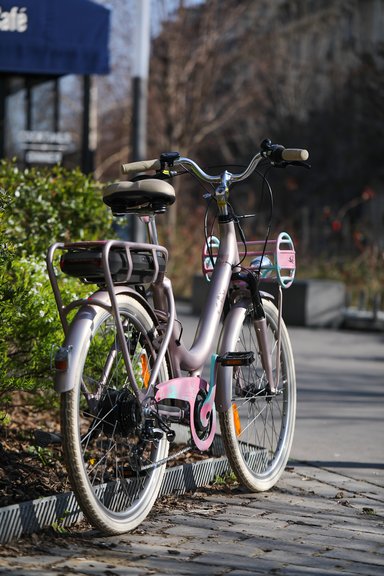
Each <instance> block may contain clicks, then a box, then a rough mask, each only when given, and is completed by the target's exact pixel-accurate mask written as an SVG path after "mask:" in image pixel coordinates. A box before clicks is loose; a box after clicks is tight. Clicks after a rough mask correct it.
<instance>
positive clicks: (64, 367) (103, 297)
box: [54, 286, 156, 394]
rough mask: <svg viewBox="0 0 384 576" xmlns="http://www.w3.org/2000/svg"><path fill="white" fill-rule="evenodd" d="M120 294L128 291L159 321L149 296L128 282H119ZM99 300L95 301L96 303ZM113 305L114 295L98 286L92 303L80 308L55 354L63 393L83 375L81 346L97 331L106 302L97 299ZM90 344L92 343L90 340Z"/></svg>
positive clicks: (58, 383) (56, 385) (57, 381)
mask: <svg viewBox="0 0 384 576" xmlns="http://www.w3.org/2000/svg"><path fill="white" fill-rule="evenodd" d="M115 293H116V294H127V295H129V296H131V297H132V298H135V299H136V300H138V301H139V302H140V303H141V304H142V306H143V307H144V308H145V309H146V311H147V312H148V314H149V315H150V316H151V318H152V319H153V320H154V323H156V318H155V317H154V314H153V311H152V309H151V308H150V306H149V305H148V303H147V301H146V300H145V298H143V297H142V296H140V294H138V293H137V292H136V291H135V290H133V289H131V288H128V287H127V286H116V287H115ZM92 301H95V304H92ZM97 301H99V302H100V303H104V304H105V306H109V305H110V298H109V295H108V292H107V291H106V290H98V291H97V292H95V293H94V294H92V296H90V297H89V298H88V304H84V305H83V306H81V308H79V310H78V312H77V314H76V316H75V317H74V319H73V321H72V322H71V325H70V327H69V330H68V334H67V337H66V338H65V341H64V344H63V346H61V347H60V348H59V349H58V350H57V352H56V355H55V366H56V368H55V376H54V389H55V390H56V392H58V393H59V394H61V393H63V392H69V391H70V390H72V389H73V387H74V385H75V382H77V381H78V379H79V378H80V374H81V371H82V368H83V367H82V366H81V365H80V359H81V350H82V346H83V343H84V340H85V339H86V338H87V337H89V334H90V333H91V332H92V331H93V322H94V319H95V317H96V315H97V313H98V312H99V310H100V308H101V307H102V306H100V305H98V304H97V303H96V302H97ZM88 345H89V344H88Z"/></svg>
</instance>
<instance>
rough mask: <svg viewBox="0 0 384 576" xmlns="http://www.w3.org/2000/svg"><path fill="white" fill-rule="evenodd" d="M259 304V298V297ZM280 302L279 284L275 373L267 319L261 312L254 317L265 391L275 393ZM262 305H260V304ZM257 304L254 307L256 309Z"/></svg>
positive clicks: (277, 376) (278, 359) (277, 377)
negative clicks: (265, 379)
mask: <svg viewBox="0 0 384 576" xmlns="http://www.w3.org/2000/svg"><path fill="white" fill-rule="evenodd" d="M259 298H260V296H259ZM260 304H261V298H260ZM282 304H283V294H282V290H281V286H279V295H278V307H277V309H278V324H277V338H276V342H277V343H276V370H275V375H274V374H273V369H272V353H273V350H269V342H268V338H267V321H266V318H265V315H264V313H263V315H262V317H257V316H258V315H259V314H258V313H257V312H256V318H255V319H254V321H253V322H254V325H255V331H256V337H257V343H258V346H259V350H260V359H261V364H262V366H263V369H264V371H265V373H266V375H267V380H268V382H267V386H266V388H267V393H268V394H271V395H273V394H276V392H277V386H278V382H279V378H280V352H281V342H280V337H281V317H282ZM261 306H262V305H261ZM257 309H258V306H257V307H256V311H257Z"/></svg>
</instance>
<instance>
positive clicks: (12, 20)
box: [0, 4, 28, 33]
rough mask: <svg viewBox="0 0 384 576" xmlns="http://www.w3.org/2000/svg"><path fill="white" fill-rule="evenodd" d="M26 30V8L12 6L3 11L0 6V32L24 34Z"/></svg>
mask: <svg viewBox="0 0 384 576" xmlns="http://www.w3.org/2000/svg"><path fill="white" fill-rule="evenodd" d="M27 30H28V14H27V9H26V8H22V7H21V8H20V7H19V6H12V8H10V9H9V10H3V8H2V7H1V4H0V32H20V33H22V32H26V31H27Z"/></svg>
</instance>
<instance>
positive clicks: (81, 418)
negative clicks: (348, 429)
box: [47, 140, 308, 534]
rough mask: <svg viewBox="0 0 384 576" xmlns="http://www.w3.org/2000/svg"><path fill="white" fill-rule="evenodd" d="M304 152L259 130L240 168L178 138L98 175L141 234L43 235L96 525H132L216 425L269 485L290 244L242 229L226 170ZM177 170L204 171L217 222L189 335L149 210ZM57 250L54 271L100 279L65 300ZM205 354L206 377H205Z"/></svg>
mask: <svg viewBox="0 0 384 576" xmlns="http://www.w3.org/2000/svg"><path fill="white" fill-rule="evenodd" d="M307 158H308V152H307V151H306V150H301V149H286V148H284V147H283V146H279V145H275V144H272V143H271V142H270V141H269V140H265V141H264V142H263V143H262V145H261V150H260V151H259V152H258V153H257V154H256V155H255V156H254V157H253V158H252V160H251V162H250V164H249V166H248V167H247V168H246V169H245V170H244V171H243V172H241V173H239V174H233V173H231V172H229V171H227V170H225V171H223V172H222V173H220V174H216V175H210V174H207V173H206V172H204V171H203V170H202V169H201V168H200V167H199V166H198V165H197V164H196V163H195V162H193V161H192V160H190V159H188V158H182V157H180V156H179V154H178V153H174V152H170V153H164V154H162V155H161V156H160V159H158V160H151V161H143V162H135V163H131V164H125V165H123V172H124V173H125V174H128V175H129V176H130V177H131V181H123V182H118V183H115V184H111V185H109V186H107V187H106V189H105V193H104V202H105V203H106V204H107V205H108V206H110V208H111V209H112V212H113V213H114V214H115V215H117V216H118V215H125V214H131V213H133V214H137V215H139V216H140V217H141V218H142V220H143V221H144V222H145V223H146V227H147V231H148V243H134V242H123V241H117V240H109V241H100V242H78V243H71V244H63V243H56V244H54V245H53V246H51V248H50V250H49V253H48V257H47V263H48V272H49V276H50V280H51V283H52V287H53V291H54V294H55V298H56V303H57V306H58V310H59V314H60V318H61V321H62V324H63V328H64V332H65V342H64V344H63V345H62V346H61V347H60V348H58V350H57V352H56V355H55V371H56V376H55V388H56V390H57V391H58V392H59V393H60V394H61V426H62V435H63V448H64V454H65V460H66V466H67V469H68V474H69V477H70V481H71V484H72V487H73V490H74V492H75V494H76V497H77V500H78V503H79V505H80V507H81V509H82V510H83V512H84V514H85V515H86V517H87V518H88V519H89V521H90V522H91V523H92V524H93V525H94V526H96V527H97V528H99V529H101V530H103V531H105V532H107V533H110V534H113V533H115V534H116V533H121V532H126V531H128V530H131V529H133V528H135V527H136V526H137V525H138V524H140V523H141V522H142V521H143V520H144V519H145V517H146V516H147V514H148V513H149V511H150V510H151V508H152V506H153V504H154V502H155V499H156V497H157V495H158V493H159V490H160V487H161V482H162V478H163V474H164V471H165V468H166V465H167V463H168V462H169V460H170V459H172V458H174V457H175V456H179V455H180V453H181V451H182V450H183V449H188V450H190V449H191V447H192V448H195V449H197V450H199V451H205V450H208V449H209V447H210V446H211V444H212V442H213V439H214V437H215V435H216V436H220V437H221V440H222V443H223V445H224V447H225V452H226V454H227V456H228V459H229V462H230V465H231V467H232V470H233V472H234V473H235V474H236V476H237V478H238V480H239V481H240V482H241V483H242V484H244V485H245V486H246V487H247V488H248V489H250V490H253V491H262V490H268V489H269V488H270V487H272V486H273V485H274V484H275V483H276V482H277V481H278V479H279V478H280V476H281V474H282V472H283V471H284V468H285V466H286V463H287V460H288V457H289V453H290V449H291V444H292V439H293V433H294V425H295V412H296V381H295V369H294V360H293V355H292V350H291V345H290V340H289V336H288V332H287V329H286V327H285V324H284V321H283V319H282V316H281V306H282V290H281V288H286V287H288V286H289V285H290V284H291V283H292V281H293V277H294V273H295V252H294V248H293V244H292V240H291V238H290V237H289V235H288V234H286V233H282V234H280V235H279V236H278V238H276V239H275V240H269V239H268V238H267V239H266V240H263V241H253V242H246V241H245V238H244V235H243V234H242V230H241V228H240V225H239V220H238V218H237V217H236V216H235V215H234V213H233V210H232V208H231V205H230V204H229V194H230V188H231V184H233V183H235V182H239V181H241V180H245V179H246V178H248V177H249V176H250V175H251V174H252V173H253V172H254V171H255V169H256V168H257V166H258V165H259V164H260V163H261V162H263V163H264V162H265V163H270V164H272V165H284V164H289V163H296V164H303V163H304V162H305V160H307ZM185 171H188V172H190V173H192V174H193V175H194V176H195V177H197V178H198V179H199V180H201V181H202V182H204V183H208V184H209V185H210V188H209V199H210V202H211V203H213V204H214V205H215V206H216V207H217V222H218V229H219V234H218V236H217V237H209V238H208V237H207V238H206V245H205V247H204V250H203V269H204V273H205V274H206V276H207V279H208V280H209V290H208V295H207V299H206V302H205V306H204V309H203V311H202V314H201V318H200V322H199V325H198V328H197V331H196V336H195V339H194V342H193V345H192V346H191V348H190V349H187V348H186V347H185V346H184V344H183V341H182V337H181V334H182V328H181V325H180V322H179V320H178V319H177V315H176V310H175V302H174V297H173V292H172V286H171V282H170V280H169V279H168V278H167V276H166V265H167V250H166V249H165V248H164V247H163V246H160V245H159V244H158V239H157V232H156V224H155V215H156V214H157V213H162V212H165V210H166V209H167V206H169V205H170V204H172V203H173V202H174V201H175V191H174V188H173V187H172V185H171V184H170V183H169V179H172V178H174V177H175V176H177V175H178V174H179V173H180V172H185ZM144 172H153V174H152V175H151V176H148V175H146V174H143V173H144ZM237 229H239V230H240V234H238V236H237V235H236V232H237ZM57 250H59V252H58V253H57V252H56V251H57ZM55 254H59V255H60V258H59V261H60V268H61V272H62V273H64V274H68V275H70V276H73V277H77V278H79V279H81V280H82V281H84V282H87V283H90V284H96V285H98V289H97V291H96V292H94V293H93V294H92V295H91V296H89V298H87V299H81V300H77V301H75V302H71V303H70V304H68V305H64V302H63V299H62V295H61V291H60V285H59V282H58V276H59V274H58V270H57V265H56V264H54V263H56V262H57V260H58V259H57V258H55ZM266 276H268V278H269V279H274V280H275V281H276V282H277V283H278V285H279V291H278V294H279V296H278V298H276V299H274V298H273V297H272V296H271V295H270V294H268V293H267V292H265V291H263V286H262V284H263V278H264V277H266ZM274 300H275V301H274ZM75 309H77V312H76V314H75V316H74V319H73V320H72V322H71V323H70V324H69V322H68V315H69V314H70V312H71V311H74V310H75ZM221 321H222V328H221V336H220V339H219V343H218V347H217V351H216V353H215V354H211V352H210V351H211V350H212V343H213V342H214V341H215V337H216V334H217V331H218V330H219V326H220V323H221ZM207 361H209V362H210V376H209V381H206V380H204V379H203V378H202V371H203V367H204V365H205V364H206V363H207ZM217 413H218V422H217ZM186 430H187V431H188V434H187V435H186V434H185V432H186ZM179 436H180V437H181V436H183V438H185V437H186V438H187V440H186V441H185V440H183V441H184V442H185V443H186V445H185V444H184V446H181V444H180V442H178V437H179Z"/></svg>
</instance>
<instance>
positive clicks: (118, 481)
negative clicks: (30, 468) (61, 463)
mask: <svg viewBox="0 0 384 576" xmlns="http://www.w3.org/2000/svg"><path fill="white" fill-rule="evenodd" d="M117 299H118V307H119V313H120V317H121V321H122V325H123V328H124V334H125V338H126V341H127V346H128V351H129V355H130V358H131V362H132V367H133V371H134V374H135V378H136V383H137V385H138V386H139V388H141V389H142V391H143V393H144V392H145V388H146V387H147V385H148V381H149V377H150V372H151V368H152V366H153V363H154V358H155V356H156V354H155V345H154V343H155V338H156V336H157V332H156V327H155V326H154V322H153V320H152V318H151V317H150V315H149V314H148V313H147V311H146V310H145V308H144V307H143V306H142V305H141V304H140V303H139V302H138V301H137V300H135V299H134V298H132V297H130V296H128V295H118V296H117ZM66 343H67V345H68V347H71V346H72V347H76V358H77V359H78V360H77V365H76V370H75V371H74V372H71V374H70V375H69V376H68V377H70V378H71V379H73V382H71V383H69V387H70V385H71V384H73V388H72V389H71V390H69V391H67V392H64V393H63V394H62V395H61V427H62V434H63V447H64V456H65V461H66V467H67V470H68V475H69V478H70V481H71V484H72V488H73V491H74V492H75V495H76V498H77V501H78V503H79V506H80V508H81V509H82V511H83V512H84V514H85V516H86V517H87V519H88V520H89V521H90V522H91V524H93V525H94V526H95V527H97V528H99V529H100V530H102V531H103V532H106V533H109V534H118V533H122V532H126V531H128V530H132V529H133V528H135V527H136V526H138V525H139V524H140V523H141V522H142V521H143V520H144V519H145V517H146V516H147V514H148V513H149V511H150V510H151V508H152V506H153V504H154V501H155V499H156V497H157V494H158V492H159V489H160V486H161V481H162V478H163V474H164V470H165V463H163V460H164V459H166V457H167V455H168V446H169V444H168V440H167V439H166V437H165V435H164V434H163V433H162V431H161V430H160V429H158V427H157V429H156V422H148V418H146V417H145V415H144V411H143V409H142V406H141V404H140V402H139V400H138V399H137V398H136V396H135V395H134V394H133V391H132V388H131V386H130V382H129V380H128V377H127V372H126V369H125V364H124V361H123V358H122V353H121V349H120V345H119V342H118V338H117V334H116V326H115V322H114V319H113V317H112V316H111V314H110V312H108V311H107V310H105V309H104V308H101V307H98V306H87V307H85V308H83V309H80V311H79V313H78V315H77V317H76V318H75V320H74V322H73V324H72V326H71V330H70V333H69V336H68V338H67V342H66ZM167 379H168V371H167V366H166V362H164V363H163V364H162V366H161V369H160V373H159V380H167ZM143 396H144V394H143Z"/></svg>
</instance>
